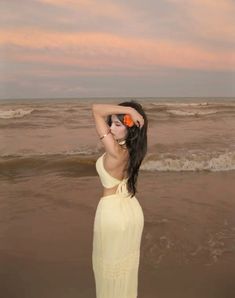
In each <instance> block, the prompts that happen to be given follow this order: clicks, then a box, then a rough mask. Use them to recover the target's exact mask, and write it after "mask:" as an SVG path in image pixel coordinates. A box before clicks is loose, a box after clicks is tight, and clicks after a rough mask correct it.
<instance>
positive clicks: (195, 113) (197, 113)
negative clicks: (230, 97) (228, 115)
mask: <svg viewBox="0 0 235 298" xmlns="http://www.w3.org/2000/svg"><path fill="white" fill-rule="evenodd" d="M218 112H219V111H218V110H210V111H195V110H194V111H192V110H191V111H182V110H167V113H169V114H172V115H174V116H203V115H211V114H216V113H218Z"/></svg>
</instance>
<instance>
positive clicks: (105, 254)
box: [92, 100, 148, 298]
mask: <svg viewBox="0 0 235 298" xmlns="http://www.w3.org/2000/svg"><path fill="white" fill-rule="evenodd" d="M92 112H93V117H94V120H95V124H96V130H97V133H98V135H99V137H100V140H101V141H102V143H103V146H104V149H105V152H104V154H102V155H101V156H100V157H99V158H98V159H97V161H96V170H97V172H98V174H99V177H100V180H101V183H102V185H103V187H104V188H103V196H102V197H101V198H100V201H99V203H98V206H97V209H96V214H95V220H94V230H93V233H94V234H93V251H92V264H93V271H94V276H95V284H96V297H97V298H136V297H137V293H138V268H139V257H140V244H141V237H142V231H143V227H144V215H143V211H142V208H141V206H140V204H139V201H138V200H137V198H136V197H135V194H136V192H137V190H136V182H137V177H138V172H139V168H140V165H141V162H142V160H143V159H144V156H145V154H146V152H147V127H148V121H147V117H146V115H145V112H144V111H143V108H142V106H141V105H140V104H139V103H137V102H136V101H133V100H132V101H129V102H123V103H120V104H118V105H111V104H93V106H92ZM106 117H107V119H106V120H105V118H106ZM106 121H107V122H106Z"/></svg>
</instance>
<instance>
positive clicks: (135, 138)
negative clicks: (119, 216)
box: [107, 100, 148, 197]
mask: <svg viewBox="0 0 235 298" xmlns="http://www.w3.org/2000/svg"><path fill="white" fill-rule="evenodd" d="M118 105H119V106H126V107H132V108H134V109H135V110H136V111H137V112H138V113H139V114H141V115H142V116H143V118H144V125H143V126H142V128H141V129H140V128H139V127H137V126H136V125H133V126H132V127H128V126H126V128H127V136H126V146H127V149H128V151H129V156H130V158H129V162H128V166H127V174H128V180H127V189H128V192H129V193H130V194H131V197H133V196H134V195H135V194H136V192H138V191H137V188H136V184H137V178H138V174H139V168H140V165H141V163H142V161H143V159H144V157H145V155H146V153H147V129H148V119H147V116H146V114H145V112H144V110H143V107H142V106H141V104H139V103H138V102H136V101H135V100H131V101H125V102H122V103H119V104H118ZM111 116H112V115H109V116H108V118H107V124H108V125H109V126H111V125H112V120H111ZM116 116H117V117H118V119H119V120H120V121H121V122H122V123H123V119H124V116H125V114H117V115H116ZM123 124H124V123H123ZM124 125H125V124H124Z"/></svg>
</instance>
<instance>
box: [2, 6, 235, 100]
mask: <svg viewBox="0 0 235 298" xmlns="http://www.w3.org/2000/svg"><path fill="white" fill-rule="evenodd" d="M0 4H1V7H0V11H1V12H0V14H1V15H0V55H1V56H0V58H1V64H0V66H1V76H0V83H1V87H0V98H58V97H68V98H69V97H116V96H118V97H121V96H134V97H135V96H139V97H143V96H156V97H161V96H169V97H170V96H192V97H194V96H200V97H201V96H202V97H203V96H213V97H214V96H218V97H219V96H235V18H234V16H235V1H234V0H216V1H215V0H144V1H143V0H125V1H124V0H116V1H114V0H96V1H95V0H20V1H19V0H0Z"/></svg>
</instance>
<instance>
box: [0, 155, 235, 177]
mask: <svg viewBox="0 0 235 298" xmlns="http://www.w3.org/2000/svg"><path fill="white" fill-rule="evenodd" d="M97 152H98V151H94V150H91V151H90V152H89V154H88V153H87V152H85V151H84V152H83V151H81V150H80V151H68V152H64V153H61V154H48V153H44V154H43V153H42V154H35V155H33V154H31V155H29V154H25V155H23V154H21V155H4V156H1V157H0V168H1V171H0V174H4V173H6V172H9V171H10V172H11V171H15V170H16V171H18V170H20V171H23V170H24V169H28V170H30V171H31V172H33V171H34V170H35V169H36V170H37V169H40V170H47V169H49V170H50V171H66V172H68V171H71V172H74V171H75V172H81V171H82V170H83V171H84V170H85V169H86V168H88V169H90V167H91V166H93V167H94V164H95V162H96V160H97V158H98V156H100V155H101V152H99V153H98V154H97ZM140 170H143V171H162V172H165V171H170V172H171V171H172V172H181V171H194V172H196V171H211V172H216V171H231V170H235V151H227V152H223V153H221V152H220V153H219V152H203V151H199V152H196V153H195V152H191V153H190V152H187V154H185V155H183V154H182V153H181V154H179V155H174V156H173V154H169V153H162V154H157V155H156V154H148V155H147V156H146V158H145V159H144V161H143V163H142V165H141V167H140Z"/></svg>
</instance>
